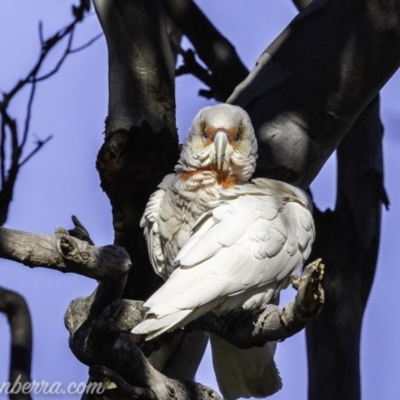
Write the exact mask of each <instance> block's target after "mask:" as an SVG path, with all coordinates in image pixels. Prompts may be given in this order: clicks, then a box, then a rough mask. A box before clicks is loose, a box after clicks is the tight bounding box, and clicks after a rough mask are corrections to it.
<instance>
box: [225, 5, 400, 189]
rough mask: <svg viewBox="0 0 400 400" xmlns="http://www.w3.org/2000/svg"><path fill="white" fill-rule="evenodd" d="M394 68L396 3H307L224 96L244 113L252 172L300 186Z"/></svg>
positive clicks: (398, 54)
mask: <svg viewBox="0 0 400 400" xmlns="http://www.w3.org/2000/svg"><path fill="white" fill-rule="evenodd" d="M338 21H340V29H337V22H338ZM399 65H400V3H399V2H398V1H394V2H390V3H389V4H388V3H387V2H386V1H384V0H378V1H376V0H367V1H359V0H357V1H350V2H349V1H346V0H335V1H325V0H314V1H313V2H312V3H311V4H310V5H309V6H308V7H307V8H306V9H304V11H302V12H301V13H300V14H299V15H298V16H297V17H296V18H295V19H294V20H293V21H292V22H291V23H290V25H289V26H288V27H287V28H286V29H285V30H284V31H283V32H282V33H281V34H280V35H279V36H278V38H277V39H275V41H274V42H273V43H272V44H271V45H270V46H269V47H268V48H267V49H266V50H265V51H264V53H263V54H262V55H261V57H260V58H259V60H258V63H257V65H256V67H255V68H254V69H253V70H252V71H251V73H250V74H249V76H248V77H247V78H246V80H245V81H244V82H242V83H241V84H240V85H239V86H238V87H237V88H236V89H235V91H234V93H233V94H232V96H231V97H230V98H229V99H228V102H230V103H233V104H237V105H239V106H242V107H243V108H245V109H246V110H247V111H248V112H249V114H250V117H251V120H252V123H253V126H254V128H255V131H256V134H257V137H258V145H259V146H258V147H259V158H258V160H257V167H258V170H257V174H258V175H259V176H265V177H270V178H274V179H278V180H284V181H286V182H290V183H294V184H296V185H298V186H300V187H302V188H303V189H307V188H308V186H309V185H310V183H311V182H312V181H313V179H314V178H315V176H316V175H317V174H318V172H319V171H320V169H321V168H322V166H323V165H324V163H325V162H326V160H327V159H328V158H329V156H330V155H331V154H332V152H333V151H334V150H335V149H336V148H337V147H338V145H339V143H340V141H341V140H342V139H343V137H344V136H345V134H346V133H347V132H348V131H349V129H350V127H351V126H352V124H353V123H354V122H355V120H356V119H357V118H358V116H359V115H360V113H361V112H362V111H363V109H364V108H365V107H366V106H367V105H368V104H369V103H370V102H371V101H372V99H373V98H374V97H375V96H376V95H377V94H378V92H379V90H380V89H381V88H382V87H383V85H384V84H385V83H386V82H387V81H388V79H389V78H390V77H391V76H392V75H393V73H394V72H395V71H396V70H397V69H398V67H399Z"/></svg>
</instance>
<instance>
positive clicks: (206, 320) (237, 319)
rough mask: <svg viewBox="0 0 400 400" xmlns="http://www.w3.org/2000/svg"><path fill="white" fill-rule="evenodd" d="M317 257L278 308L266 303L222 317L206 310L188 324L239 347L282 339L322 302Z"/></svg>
mask: <svg viewBox="0 0 400 400" xmlns="http://www.w3.org/2000/svg"><path fill="white" fill-rule="evenodd" d="M323 277H324V265H323V264H322V262H321V260H317V261H314V262H313V263H311V264H309V265H308V266H307V267H306V268H305V269H304V271H303V273H302V275H301V277H299V278H297V279H296V280H295V282H294V286H296V288H297V290H298V293H297V295H296V297H295V299H294V300H292V301H291V302H290V303H288V304H286V305H285V306H284V307H283V308H282V309H280V308H279V307H277V306H275V305H273V304H268V305H267V306H266V308H265V309H264V310H260V311H257V312H254V311H243V310H241V311H239V312H237V313H231V314H229V315H227V316H226V317H221V316H219V317H218V316H216V315H215V314H212V313H209V314H207V315H205V316H204V317H202V318H199V319H198V320H196V321H194V322H193V323H192V324H191V325H190V326H194V327H198V328H200V329H204V330H206V331H208V332H210V333H213V334H215V335H217V336H219V337H221V338H222V339H225V340H226V341H228V342H230V343H231V344H233V345H234V346H236V347H239V348H243V349H245V348H250V347H262V346H264V345H265V343H266V342H271V341H277V340H283V339H286V338H288V337H290V336H293V335H294V334H296V333H298V332H299V331H301V330H302V329H304V327H305V326H306V325H307V324H308V323H309V322H311V321H313V320H314V319H315V318H316V317H317V315H318V313H319V311H320V310H321V307H322V305H323V303H324V299H325V296H324V291H323V289H322V286H321V283H322V279H323Z"/></svg>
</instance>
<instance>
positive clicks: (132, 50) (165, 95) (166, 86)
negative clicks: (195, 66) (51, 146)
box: [93, 0, 176, 135]
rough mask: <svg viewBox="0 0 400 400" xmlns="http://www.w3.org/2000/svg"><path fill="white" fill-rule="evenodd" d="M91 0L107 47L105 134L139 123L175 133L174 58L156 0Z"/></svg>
mask: <svg viewBox="0 0 400 400" xmlns="http://www.w3.org/2000/svg"><path fill="white" fill-rule="evenodd" d="M93 3H94V7H95V10H96V13H97V16H98V18H99V21H100V23H101V26H102V28H103V31H104V33H105V38H106V41H107V48H108V61H109V75H108V76H109V100H108V119H107V126H106V135H108V134H109V133H110V132H113V131H115V130H118V129H128V130H129V129H130V128H131V127H132V126H141V125H142V123H143V122H146V123H148V124H149V125H150V127H151V129H152V130H153V131H162V130H165V129H168V130H169V131H170V132H175V131H176V128H175V112H174V111H175V98H174V77H175V73H174V71H175V62H174V57H173V54H172V51H171V47H170V45H169V40H168V35H167V30H166V25H165V19H164V16H163V9H162V7H161V5H160V3H159V1H155V0H148V1H140V0H131V1H125V0H94V2H93Z"/></svg>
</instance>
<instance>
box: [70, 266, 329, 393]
mask: <svg viewBox="0 0 400 400" xmlns="http://www.w3.org/2000/svg"><path fill="white" fill-rule="evenodd" d="M323 272H324V266H323V264H322V263H321V261H320V260H317V261H316V262H314V263H312V264H310V265H309V266H308V267H307V268H306V269H305V271H304V273H303V275H302V276H301V277H300V278H298V279H297V280H296V287H297V289H298V294H297V296H296V298H295V300H294V301H292V302H290V303H289V304H288V305H286V306H285V307H284V308H283V309H281V310H279V309H278V308H277V307H270V306H268V307H267V308H266V309H265V310H261V311H259V312H257V313H253V312H243V311H242V312H238V313H236V314H233V315H231V316H227V317H224V318H221V317H216V316H215V315H213V314H209V315H207V316H205V317H203V318H200V319H199V320H198V321H195V322H193V323H192V324H191V326H188V327H187V329H185V331H187V330H190V329H193V328H200V329H206V330H208V331H209V332H212V333H214V334H217V335H218V336H220V337H222V338H224V339H226V340H228V341H229V342H230V343H232V344H234V345H236V346H239V347H242V348H248V347H254V346H263V345H265V343H266V342H267V341H269V340H282V339H285V338H287V337H290V336H292V335H293V334H295V333H297V332H298V331H299V330H301V329H303V328H304V326H305V325H306V324H307V323H308V322H310V321H311V320H313V319H314V318H315V317H316V315H317V314H318V312H319V310H320V308H321V306H322V304H323V302H324V294H323V290H322V287H321V281H322V278H323ZM92 299H93V297H90V298H80V299H77V300H75V301H73V302H72V303H71V305H70V306H69V308H68V310H67V312H66V315H65V321H66V326H67V328H68V330H69V332H70V346H71V349H72V351H73V352H74V354H75V355H76V356H77V357H78V358H79V359H80V360H81V361H82V362H84V363H85V364H87V365H89V366H96V365H99V366H100V365H101V366H103V367H96V368H91V369H90V374H91V376H92V380H95V381H97V382H99V381H100V382H103V383H104V384H105V388H107V387H109V386H110V385H109V384H110V381H111V382H113V383H114V385H111V386H110V387H112V388H113V389H110V390H113V392H108V391H106V392H105V394H104V395H103V396H105V397H101V396H100V397H93V399H94V398H96V399H100V398H101V399H106V398H108V397H107V396H109V395H110V393H113V394H116V395H117V397H116V398H120V397H118V396H122V395H124V394H127V393H131V394H132V395H133V396H136V395H138V394H140V393H141V394H143V396H144V397H143V398H146V399H147V398H149V399H152V398H153V397H152V396H154V395H155V396H156V398H160V399H164V398H168V397H166V396H168V393H169V394H170V392H171V391H174V392H175V393H177V395H176V398H201V399H214V398H219V397H218V395H217V394H216V393H215V392H213V391H211V390H210V389H209V388H206V387H204V386H202V385H200V384H196V383H183V382H179V381H175V380H172V379H169V378H167V377H166V376H164V375H162V374H160V373H159V372H157V371H156V370H155V369H154V367H157V369H158V370H162V369H163V367H164V366H165V362H166V358H165V353H166V351H165V349H166V348H167V349H169V351H170V352H171V353H173V351H174V349H175V348H176V343H177V341H178V342H179V339H180V337H182V335H183V334H184V331H182V330H181V331H175V332H173V333H167V334H164V335H162V336H161V337H160V338H158V339H157V340H152V341H144V340H143V338H142V337H141V336H134V335H131V334H129V332H130V331H131V329H132V328H133V327H134V326H136V325H137V324H138V323H139V322H141V321H142V319H143V316H144V313H145V311H146V309H144V308H143V306H142V302H137V301H133V300H117V301H115V302H114V303H113V304H110V305H109V306H108V307H107V308H106V309H105V310H104V311H103V312H102V313H101V315H98V316H97V317H96V318H92V317H91V315H90V314H89V310H90V304H91V301H92ZM145 356H146V357H147V358H146V357H145ZM110 370H111V371H110ZM115 386H116V387H115ZM107 392H108V394H107ZM193 396H200V397H193ZM88 398H91V397H88ZM121 398H122V397H121ZM133 398H135V397H133Z"/></svg>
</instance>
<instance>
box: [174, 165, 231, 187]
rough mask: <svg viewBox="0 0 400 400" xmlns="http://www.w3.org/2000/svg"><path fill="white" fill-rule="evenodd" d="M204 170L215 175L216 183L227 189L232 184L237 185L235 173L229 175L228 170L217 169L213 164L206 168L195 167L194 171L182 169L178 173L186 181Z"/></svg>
mask: <svg viewBox="0 0 400 400" xmlns="http://www.w3.org/2000/svg"><path fill="white" fill-rule="evenodd" d="M204 171H210V172H212V173H213V174H214V175H215V178H216V180H217V182H218V184H220V185H221V186H222V188H223V189H228V188H230V187H232V186H235V185H237V183H238V178H237V176H236V175H230V174H229V173H228V172H225V171H220V170H217V169H216V168H215V167H213V166H210V167H207V168H199V169H196V170H195V171H182V172H181V173H180V177H181V179H183V180H184V181H188V180H189V179H190V178H192V177H193V176H195V175H196V174H199V173H201V172H204Z"/></svg>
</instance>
